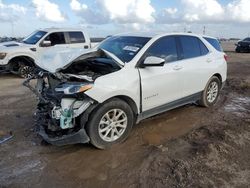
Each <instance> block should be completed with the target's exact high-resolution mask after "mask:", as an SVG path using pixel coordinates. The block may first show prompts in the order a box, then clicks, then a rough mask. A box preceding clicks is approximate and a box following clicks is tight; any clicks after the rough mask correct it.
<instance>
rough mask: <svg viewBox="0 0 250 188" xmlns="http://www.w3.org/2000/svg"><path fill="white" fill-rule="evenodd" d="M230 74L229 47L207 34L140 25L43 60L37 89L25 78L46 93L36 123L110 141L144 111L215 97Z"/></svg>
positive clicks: (47, 132) (51, 134)
mask: <svg viewBox="0 0 250 188" xmlns="http://www.w3.org/2000/svg"><path fill="white" fill-rule="evenodd" d="M208 39H209V38H208ZM210 39H213V40H216V39H214V38H210ZM63 64H65V62H64V63H63ZM38 66H40V67H42V64H38ZM45 69H46V70H45ZM226 76H227V63H226V55H225V54H224V53H223V52H221V51H219V50H216V49H215V48H214V47H213V46H212V45H211V44H210V43H209V42H208V41H207V40H206V39H204V38H203V37H202V36H198V35H194V34H186V33H183V34H176V33H174V34H162V35H153V34H142V33H140V34H123V35H116V36H113V37H110V38H108V39H106V40H105V41H103V42H102V43H101V44H100V45H99V46H98V47H96V48H95V49H93V50H91V51H88V52H87V53H84V54H82V55H81V56H80V57H77V58H75V59H74V60H73V61H71V62H68V63H67V65H63V66H60V65H58V67H54V66H53V67H47V68H46V67H43V68H42V69H40V70H38V71H37V75H36V78H37V79H38V81H37V83H38V84H37V87H36V89H34V88H31V86H30V85H29V80H27V81H26V82H25V83H24V85H26V86H28V87H29V88H31V90H32V91H33V92H35V93H36V95H37V96H38V97H39V104H38V107H37V112H36V118H37V124H38V127H39V133H40V135H42V137H43V138H44V139H45V140H46V141H47V142H49V143H51V144H55V145H65V144H74V143H86V142H91V143H92V144H93V145H94V146H96V147H98V148H101V149H105V148H107V147H110V146H111V145H113V144H117V143H120V142H122V141H124V140H125V139H126V138H127V136H128V134H129V132H130V130H131V128H132V127H133V125H134V124H135V123H138V122H140V121H141V120H143V119H145V118H148V117H151V116H154V115H156V114H159V113H162V112H165V111H167V110H170V109H173V108H176V107H179V106H182V105H185V104H188V103H197V104H200V105H202V106H205V107H209V106H212V105H214V104H215V103H216V101H217V99H218V96H219V92H220V90H221V88H222V86H223V84H224V83H225V81H226Z"/></svg>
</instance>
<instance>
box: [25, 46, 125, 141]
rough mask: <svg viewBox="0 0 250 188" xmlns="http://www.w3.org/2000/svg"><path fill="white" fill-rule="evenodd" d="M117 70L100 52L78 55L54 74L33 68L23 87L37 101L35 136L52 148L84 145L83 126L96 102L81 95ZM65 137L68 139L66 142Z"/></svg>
mask: <svg viewBox="0 0 250 188" xmlns="http://www.w3.org/2000/svg"><path fill="white" fill-rule="evenodd" d="M120 69H121V67H120V66H119V65H118V64H117V63H116V62H115V60H114V59H112V58H110V56H108V55H106V53H105V52H104V51H101V50H99V51H97V52H96V53H91V54H85V55H82V56H80V57H78V58H77V59H75V60H74V61H73V62H70V63H69V64H68V65H67V66H65V67H63V68H62V69H60V70H58V71H57V72H55V73H50V72H48V71H45V70H43V69H41V68H37V70H35V74H34V77H32V78H30V79H27V80H26V81H25V82H24V85H25V86H26V87H28V88H29V89H30V90H31V91H32V92H33V93H35V95H36V96H37V98H38V105H37V110H36V113H35V120H36V127H37V130H38V132H39V134H40V135H41V136H42V137H43V138H44V139H45V140H46V141H47V142H49V143H52V144H55V145H64V144H72V143H86V142H88V141H89V138H88V136H87V134H86V132H85V130H84V126H85V124H86V122H87V120H88V116H89V114H90V113H91V111H92V110H93V109H94V108H95V107H96V106H97V105H98V103H97V102H96V101H94V100H93V99H91V98H90V97H88V96H87V95H86V94H84V92H85V91H87V90H89V89H91V88H92V87H93V85H94V81H95V80H96V79H97V78H98V77H100V76H103V75H106V74H110V73H112V72H115V71H118V70H120ZM32 79H36V80H37V84H36V86H35V87H32V85H31V83H30V81H31V80H32ZM65 137H69V139H68V141H67V138H66V139H65ZM70 137H73V139H71V138H70Z"/></svg>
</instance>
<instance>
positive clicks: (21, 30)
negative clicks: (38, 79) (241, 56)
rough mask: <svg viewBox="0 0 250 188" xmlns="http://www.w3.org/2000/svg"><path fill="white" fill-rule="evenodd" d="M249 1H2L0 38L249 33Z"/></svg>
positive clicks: (240, 35)
mask: <svg viewBox="0 0 250 188" xmlns="http://www.w3.org/2000/svg"><path fill="white" fill-rule="evenodd" d="M249 10H250V0H126V1H124V0H64V1H62V0H22V1H20V0H0V28H1V29H0V36H11V35H12V34H13V35H14V36H26V35H28V34H29V33H31V32H32V31H34V30H36V29H39V28H45V27H81V28H84V29H85V30H86V31H88V32H89V34H90V35H91V36H106V35H112V34H115V33H120V32H127V31H151V32H182V31H184V30H186V31H189V30H190V31H192V32H195V33H202V31H203V27H204V26H206V32H207V34H208V35H212V36H215V37H240V38H243V37H245V36H247V35H249V33H250V11H249Z"/></svg>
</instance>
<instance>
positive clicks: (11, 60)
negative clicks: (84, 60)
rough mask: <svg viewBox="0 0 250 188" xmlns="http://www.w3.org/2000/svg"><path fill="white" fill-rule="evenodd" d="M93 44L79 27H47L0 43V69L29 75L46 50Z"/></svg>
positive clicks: (82, 47) (23, 75) (76, 47)
mask: <svg viewBox="0 0 250 188" xmlns="http://www.w3.org/2000/svg"><path fill="white" fill-rule="evenodd" d="M91 45H92V46H94V45H95V44H94V43H92V44H91V41H90V37H89V36H88V34H87V33H86V32H84V31H82V30H81V29H62V28H60V29H59V28H48V29H41V30H37V31H35V32H33V33H32V34H31V35H29V36H28V37H27V38H25V39H24V40H23V41H22V42H4V43H0V71H7V72H12V73H14V74H18V75H20V76H21V77H24V78H28V77H30V76H31V72H32V69H33V67H34V66H35V61H37V59H38V58H39V57H41V55H43V54H46V53H47V52H48V51H53V52H57V51H59V50H62V49H68V50H74V49H81V50H83V49H89V48H91Z"/></svg>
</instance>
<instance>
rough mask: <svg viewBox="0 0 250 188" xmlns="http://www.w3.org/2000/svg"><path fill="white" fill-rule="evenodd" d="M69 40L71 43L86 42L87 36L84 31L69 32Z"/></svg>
mask: <svg viewBox="0 0 250 188" xmlns="http://www.w3.org/2000/svg"><path fill="white" fill-rule="evenodd" d="M69 40H70V43H84V42H85V38H84V36H83V33H82V32H77V31H74V32H69Z"/></svg>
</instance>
